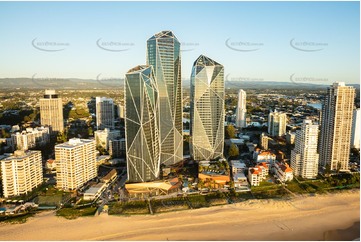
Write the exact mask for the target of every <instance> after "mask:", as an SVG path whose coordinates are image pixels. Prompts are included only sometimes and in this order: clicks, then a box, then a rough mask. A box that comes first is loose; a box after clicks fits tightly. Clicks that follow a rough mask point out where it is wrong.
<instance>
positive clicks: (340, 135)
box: [319, 82, 355, 170]
mask: <svg viewBox="0 0 361 242" xmlns="http://www.w3.org/2000/svg"><path fill="white" fill-rule="evenodd" d="M354 99H355V88H354V87H352V86H345V83H344V82H340V83H334V84H333V85H332V86H331V87H329V88H328V89H327V94H326V98H325V101H324V105H323V106H322V121H321V139H320V147H319V150H320V163H321V165H322V166H324V167H325V166H326V164H329V165H330V167H331V170H337V169H339V170H348V162H349V158H350V146H351V130H352V116H353V107H354Z"/></svg>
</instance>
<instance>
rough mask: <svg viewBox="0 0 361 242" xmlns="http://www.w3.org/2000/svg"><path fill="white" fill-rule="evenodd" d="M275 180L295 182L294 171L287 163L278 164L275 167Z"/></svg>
mask: <svg viewBox="0 0 361 242" xmlns="http://www.w3.org/2000/svg"><path fill="white" fill-rule="evenodd" d="M273 172H274V175H275V178H276V179H278V180H279V181H280V182H287V181H292V180H293V170H292V168H291V167H289V165H288V164H287V163H286V162H276V163H275V165H274V167H273Z"/></svg>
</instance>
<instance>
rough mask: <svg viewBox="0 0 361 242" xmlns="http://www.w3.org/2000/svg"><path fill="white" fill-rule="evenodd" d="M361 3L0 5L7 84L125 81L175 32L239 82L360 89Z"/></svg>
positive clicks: (185, 66) (1, 74) (2, 74)
mask: <svg viewBox="0 0 361 242" xmlns="http://www.w3.org/2000/svg"><path fill="white" fill-rule="evenodd" d="M359 4H360V3H359V2H0V78H15V77H29V78H31V77H32V76H33V75H34V74H36V76H37V77H39V78H40V77H43V78H85V79H96V78H97V77H99V75H100V76H101V78H103V79H106V78H124V75H125V73H126V72H127V71H128V70H129V69H131V68H133V67H135V66H137V65H140V64H145V63H146V41H147V39H149V38H150V37H151V36H152V35H154V34H155V33H157V32H160V31H162V30H172V31H173V32H174V34H175V35H176V37H177V38H178V40H179V41H180V42H181V44H182V53H181V58H182V78H183V79H184V80H189V77H190V74H191V69H192V65H193V62H194V61H195V60H196V59H197V57H198V56H199V55H201V54H203V55H206V56H208V57H210V58H212V59H214V60H215V61H217V62H219V63H221V64H223V65H224V68H225V78H226V80H231V81H247V80H248V81H283V82H289V81H292V82H306V83H307V82H309V83H317V84H331V83H333V82H335V81H344V82H346V83H348V84H353V83H360V6H359Z"/></svg>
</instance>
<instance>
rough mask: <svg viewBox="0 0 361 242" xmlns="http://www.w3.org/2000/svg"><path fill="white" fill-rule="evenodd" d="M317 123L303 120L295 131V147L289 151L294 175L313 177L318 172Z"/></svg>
mask: <svg viewBox="0 0 361 242" xmlns="http://www.w3.org/2000/svg"><path fill="white" fill-rule="evenodd" d="M317 143H318V125H316V124H312V121H311V120H307V119H306V120H304V121H303V124H302V126H301V130H297V131H296V139H295V148H294V149H293V150H292V151H291V167H292V169H293V173H294V174H295V176H301V177H303V178H307V179H315V178H316V176H317V174H318V162H319V160H318V159H319V155H318V153H317Z"/></svg>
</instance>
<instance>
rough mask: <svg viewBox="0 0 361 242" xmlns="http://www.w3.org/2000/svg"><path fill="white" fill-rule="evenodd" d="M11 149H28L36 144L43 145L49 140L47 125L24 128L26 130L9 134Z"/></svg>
mask: <svg viewBox="0 0 361 242" xmlns="http://www.w3.org/2000/svg"><path fill="white" fill-rule="evenodd" d="M11 139H12V146H13V149H17V150H28V149H31V148H35V147H36V146H44V145H46V144H48V143H49V142H50V132H49V128H48V127H38V128H26V130H24V131H22V132H21V133H20V132H16V133H15V134H11Z"/></svg>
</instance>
